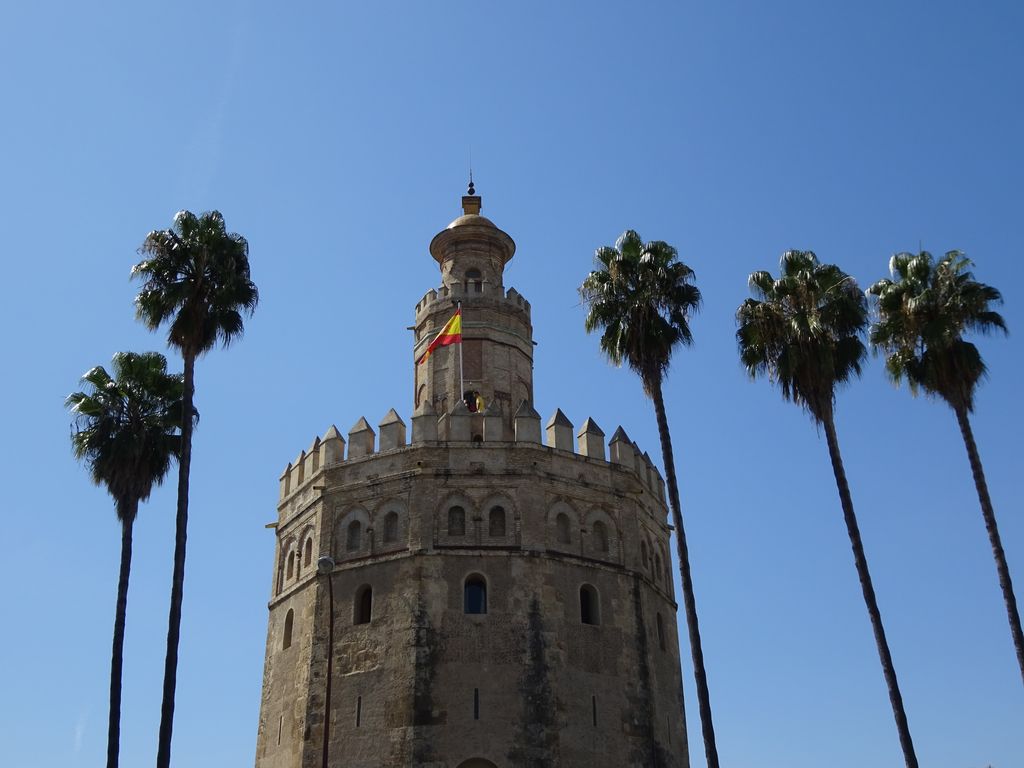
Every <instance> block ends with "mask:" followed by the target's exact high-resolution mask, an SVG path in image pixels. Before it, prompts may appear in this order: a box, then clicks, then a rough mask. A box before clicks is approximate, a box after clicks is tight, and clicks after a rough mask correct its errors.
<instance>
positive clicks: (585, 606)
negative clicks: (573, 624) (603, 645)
mask: <svg viewBox="0 0 1024 768" xmlns="http://www.w3.org/2000/svg"><path fill="white" fill-rule="evenodd" d="M580 621H581V622H583V623H584V624H591V625H594V626H596V625H598V624H600V623H601V609H600V601H599V599H598V595H597V590H596V589H595V588H594V587H592V586H591V585H590V584H584V585H583V586H582V587H580Z"/></svg>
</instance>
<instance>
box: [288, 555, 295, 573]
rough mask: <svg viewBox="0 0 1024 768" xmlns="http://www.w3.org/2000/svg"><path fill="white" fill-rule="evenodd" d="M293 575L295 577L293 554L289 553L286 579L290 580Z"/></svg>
mask: <svg viewBox="0 0 1024 768" xmlns="http://www.w3.org/2000/svg"><path fill="white" fill-rule="evenodd" d="M294 575H295V553H294V552H289V553H288V577H287V578H289V579H290V578H291V577H292V576H294Z"/></svg>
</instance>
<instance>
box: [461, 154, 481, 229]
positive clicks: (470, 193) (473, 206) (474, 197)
mask: <svg viewBox="0 0 1024 768" xmlns="http://www.w3.org/2000/svg"><path fill="white" fill-rule="evenodd" d="M462 213H463V215H470V214H472V215H476V216H479V215H480V195H478V194H477V193H476V186H475V185H474V184H473V164H472V161H471V162H470V165H469V188H468V189H467V190H466V194H465V195H463V196H462Z"/></svg>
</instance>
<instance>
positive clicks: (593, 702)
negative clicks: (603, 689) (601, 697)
mask: <svg viewBox="0 0 1024 768" xmlns="http://www.w3.org/2000/svg"><path fill="white" fill-rule="evenodd" d="M590 716H591V721H592V722H593V724H594V727H595V728H597V696H591V697H590Z"/></svg>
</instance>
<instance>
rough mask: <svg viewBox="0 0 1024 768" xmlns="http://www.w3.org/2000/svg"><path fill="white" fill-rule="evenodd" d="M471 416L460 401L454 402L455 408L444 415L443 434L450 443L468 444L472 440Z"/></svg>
mask: <svg viewBox="0 0 1024 768" xmlns="http://www.w3.org/2000/svg"><path fill="white" fill-rule="evenodd" d="M472 418H473V417H472V414H471V413H470V412H469V408H467V407H466V404H465V403H464V402H463V401H462V400H457V401H456V402H455V407H454V408H452V409H451V411H450V412H449V413H447V414H446V418H445V425H446V426H447V430H444V431H443V433H444V434H446V435H447V438H448V440H450V441H452V442H469V440H470V439H471V438H472V424H471V421H472Z"/></svg>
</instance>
